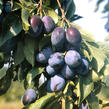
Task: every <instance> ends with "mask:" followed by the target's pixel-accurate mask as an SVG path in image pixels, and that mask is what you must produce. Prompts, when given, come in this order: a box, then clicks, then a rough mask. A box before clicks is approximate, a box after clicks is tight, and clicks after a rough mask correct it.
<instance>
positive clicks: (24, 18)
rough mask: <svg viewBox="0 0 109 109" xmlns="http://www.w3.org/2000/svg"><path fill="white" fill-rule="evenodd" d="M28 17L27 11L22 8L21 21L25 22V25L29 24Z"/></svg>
mask: <svg viewBox="0 0 109 109" xmlns="http://www.w3.org/2000/svg"><path fill="white" fill-rule="evenodd" d="M29 17H30V14H29V11H28V10H27V9H25V8H23V9H22V13H21V18H22V21H23V23H24V24H26V25H27V26H30V24H29Z"/></svg>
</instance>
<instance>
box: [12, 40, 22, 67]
mask: <svg viewBox="0 0 109 109" xmlns="http://www.w3.org/2000/svg"><path fill="white" fill-rule="evenodd" d="M23 60H24V51H23V43H22V42H19V43H18V45H17V50H16V51H15V53H14V63H15V65H18V64H20V63H21V62H22V61H23Z"/></svg>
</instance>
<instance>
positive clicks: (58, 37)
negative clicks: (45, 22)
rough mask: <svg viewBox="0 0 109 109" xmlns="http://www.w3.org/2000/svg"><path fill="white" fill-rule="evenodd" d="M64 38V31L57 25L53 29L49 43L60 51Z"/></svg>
mask: <svg viewBox="0 0 109 109" xmlns="http://www.w3.org/2000/svg"><path fill="white" fill-rule="evenodd" d="M65 42H66V39H65V31H64V28H62V27H57V28H55V29H54V30H53V32H52V35H51V43H52V45H53V46H54V47H55V49H56V50H57V51H61V50H63V48H64V45H65Z"/></svg>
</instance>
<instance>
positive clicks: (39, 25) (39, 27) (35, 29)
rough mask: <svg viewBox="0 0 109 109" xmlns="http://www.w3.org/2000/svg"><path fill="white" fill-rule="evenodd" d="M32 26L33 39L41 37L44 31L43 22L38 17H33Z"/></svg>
mask: <svg viewBox="0 0 109 109" xmlns="http://www.w3.org/2000/svg"><path fill="white" fill-rule="evenodd" d="M30 25H31V27H30V29H29V31H28V32H29V34H30V35H31V36H33V37H38V36H40V35H41V33H42V31H43V22H42V20H41V19H40V17H39V16H38V15H33V16H31V18H30Z"/></svg>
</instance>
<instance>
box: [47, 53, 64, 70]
mask: <svg viewBox="0 0 109 109" xmlns="http://www.w3.org/2000/svg"><path fill="white" fill-rule="evenodd" d="M48 63H49V65H50V66H51V67H53V68H57V69H58V68H61V67H62V66H63V64H64V56H63V55H62V54H61V53H59V52H55V53H53V54H52V55H51V56H50V58H49V60H48Z"/></svg>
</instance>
